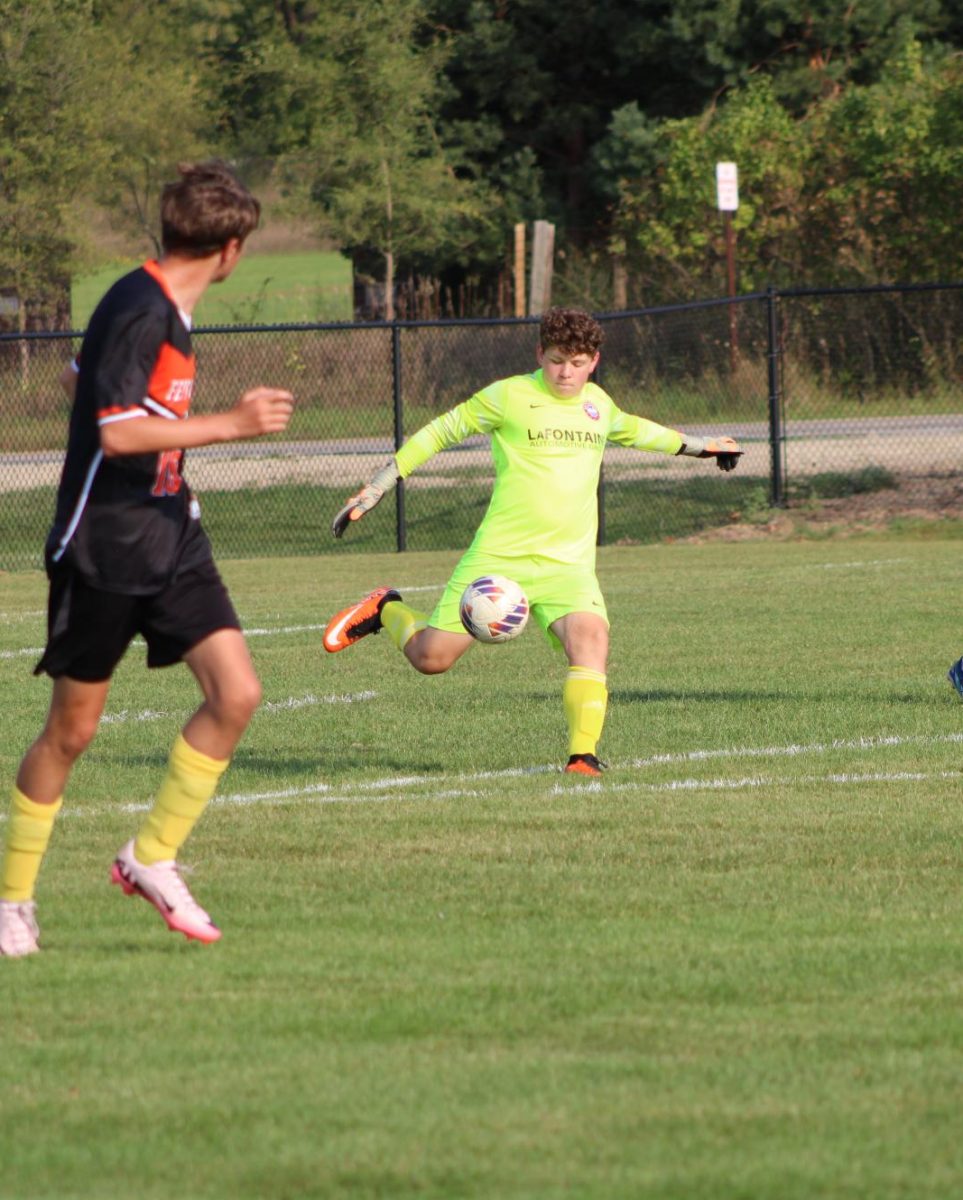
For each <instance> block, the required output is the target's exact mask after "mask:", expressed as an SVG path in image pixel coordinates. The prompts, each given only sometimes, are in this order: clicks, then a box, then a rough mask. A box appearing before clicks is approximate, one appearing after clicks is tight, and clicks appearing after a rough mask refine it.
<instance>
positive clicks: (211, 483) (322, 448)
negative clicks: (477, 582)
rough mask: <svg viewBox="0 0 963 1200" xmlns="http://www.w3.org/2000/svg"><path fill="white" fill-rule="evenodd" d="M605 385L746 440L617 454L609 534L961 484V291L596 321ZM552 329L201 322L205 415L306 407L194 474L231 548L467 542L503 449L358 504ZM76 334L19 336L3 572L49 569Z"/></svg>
mask: <svg viewBox="0 0 963 1200" xmlns="http://www.w3.org/2000/svg"><path fill="white" fill-rule="evenodd" d="M599 319H600V320H601V322H602V323H603V325H604V328H605V332H606V343H605V347H604V350H603V356H602V363H601V366H600V372H599V382H600V383H601V384H602V386H603V387H605V388H606V390H607V391H609V392H610V393H611V394H612V396H613V397H614V399H615V400H616V403H618V404H619V405H620V407H622V408H624V409H626V410H627V411H630V412H636V413H640V414H642V415H644V416H648V417H651V418H652V419H653V420H656V421H660V422H662V423H663V424H666V425H671V426H675V427H677V428H681V429H684V430H687V431H689V432H692V433H731V434H733V435H734V436H735V437H737V438H738V439H739V440H740V441H741V442H742V443H743V444H744V445H745V448H746V454H745V456H744V459H743V461H742V462H741V463H740V467H739V470H738V471H735V472H733V473H732V474H730V475H724V474H723V473H721V472H718V471H713V470H709V468H708V464H705V463H700V462H698V461H695V460H692V459H686V458H681V459H679V458H672V459H666V458H664V457H662V456H660V455H648V454H641V453H638V452H636V451H629V450H623V449H621V448H618V447H609V449H608V450H607V451H606V456H605V465H604V471H603V482H602V486H601V488H600V494H599V515H600V541H602V542H608V543H631V542H650V541H656V540H660V539H663V538H666V537H680V536H685V535H687V534H690V533H695V532H699V531H700V530H704V529H707V528H712V527H715V526H719V525H722V524H732V523H738V522H740V521H749V520H755V519H759V514H760V513H764V512H765V511H767V510H768V509H769V507H770V506H785V505H787V504H790V505H791V504H793V503H795V502H796V501H797V500H799V499H805V498H807V497H811V496H814V495H827V494H828V495H843V496H844V495H846V494H847V492H854V491H858V490H860V489H863V488H868V487H880V488H900V487H905V486H907V484H908V482H909V481H912V480H917V481H918V480H925V479H938V478H944V479H945V478H946V477H948V476H950V475H952V474H954V473H955V472H956V470H957V464H958V463H959V461H960V451H961V448H963V337H961V335H963V284H955V283H954V284H931V285H902V286H895V285H894V286H892V287H879V288H853V289H832V290H815V289H800V290H795V291H784V292H777V291H775V290H770V291H768V292H765V293H755V294H752V295H746V296H740V297H737V298H736V299H734V300H729V299H725V300H712V301H704V302H700V303H697V304H683V305H672V306H664V307H659V308H651V309H642V310H638V311H633V312H617V313H602V314H599ZM537 331H538V325H537V321H536V320H534V319H524V320H512V319H504V320H495V319H492V320H473V321H461V322H458V321H433V322H431V321H398V322H390V323H372V324H365V325H344V324H312V325H283V326H237V327H229V328H216V329H198V330H196V331H195V335H194V344H195V348H196V351H197V355H198V364H199V368H198V387H197V393H196V396H195V401H194V406H195V407H194V411H196V412H209V411H213V410H216V409H220V408H224V407H228V406H230V405H231V404H232V403H233V402H234V400H235V399H236V397H237V396H238V395H239V394H240V393H241V392H242V391H244V390H245V389H247V388H249V387H252V386H254V385H255V384H259V383H264V384H273V385H276V386H281V387H287V388H289V389H290V390H291V391H292V392H293V393H294V394H295V396H296V398H297V411H296V413H295V416H294V418H293V420H292V423H291V425H290V427H289V429H288V431H287V432H286V433H285V434H284V435H283V436H281V435H279V436H278V437H276V438H271V439H269V440H264V441H257V442H244V443H237V444H232V445H225V446H217V447H208V448H204V449H198V450H192V451H190V453H189V454H188V456H187V457H188V462H187V466H186V472H185V473H186V476H187V478H188V480H189V481H190V483H191V486H192V488H193V490H194V491H195V493H197V495H198V496H199V498H200V500H201V505H202V509H203V512H204V522H205V526H206V528H207V529H208V532H209V533H210V535H211V538H212V540H213V542H214V545H215V550H216V552H217V554H218V555H219V556H222V557H238V556H257V555H262V554H270V555H276V554H292V555H301V554H318V553H326V552H330V551H333V550H335V549H337V550H338V552H363V551H368V550H391V549H397V550H405V549H412V550H429V549H458V548H461V547H463V546H464V545H466V544H467V542H468V540H469V539H470V537H471V534H472V532H473V531H474V528H475V526H476V525H477V523H478V520H479V519H480V517H481V515H482V514H483V512H484V510H485V506H486V504H487V500H488V497H489V494H490V490H491V482H492V478H493V469H492V462H491V455H490V451H489V447H488V441H487V439H485V438H476V439H470V440H469V441H468V442H467V443H465V444H464V445H462V446H460V447H459V448H457V449H455V450H452V451H448V452H446V453H444V454H439V455H438V456H436V458H434V459H432V460H431V462H429V463H428V464H426V465H425V466H424V467H423V468H422V469H421V470H420V471H418V472H417V473H416V474H415V475H414V476H413V477H412V478H411V479H409V480H408V481H407V482H406V483H405V484H404V485H403V486H401V487H399V489H398V492H397V496H396V503H395V505H394V507H392V506H391V505H390V504H384V505H382V506H381V507H380V508H379V509H377V510H376V511H375V512H373V513H372V514H371V516H370V517H369V518H368V519H367V520H366V521H365V522H363V524H362V525H360V526H358V527H357V528H356V529H353V530H352V531H351V536H349V537H347V538H345V539H344V541H343V542H338V543H336V542H335V541H334V540H333V538H332V537H331V534H330V531H329V524H330V519H331V516H332V514H333V513H334V512H335V511H336V510H337V508H338V507H339V506H340V504H341V503H342V501H343V499H344V497H345V496H347V495H349V494H350V493H351V492H352V491H354V490H355V489H356V488H357V486H358V484H360V483H361V482H363V481H364V480H366V479H367V478H368V477H369V476H370V475H371V474H372V473H373V471H374V470H376V469H377V468H378V467H380V466H381V465H382V464H383V463H384V462H385V460H386V459H387V458H388V456H389V455H390V454H391V452H392V451H393V449H394V448H395V447H396V446H398V445H399V444H400V443H401V441H403V440H404V438H405V437H407V436H408V435H409V434H411V433H413V432H414V430H415V429H417V428H418V427H420V426H421V425H422V424H424V422H425V421H427V420H429V419H430V418H431V417H433V416H435V415H437V414H438V413H440V412H443V411H444V410H445V409H447V408H450V407H451V406H452V405H454V404H456V403H458V402H459V401H460V400H463V399H465V398H466V397H468V396H469V395H471V394H472V393H473V392H474V391H475V390H477V389H478V388H479V387H482V386H484V385H485V384H487V383H489V382H491V381H492V380H494V379H498V378H502V377H504V376H506V375H512V374H517V373H520V372H524V371H528V370H531V369H532V368H533V366H534V355H533V351H534V343H535V340H536V338H537ZM79 340H80V339H79V335H76V334H64V333H29V334H24V335H16V334H3V335H0V384H2V386H0V569H2V570H15V569H24V568H36V567H39V566H40V565H41V551H42V545H43V541H44V538H45V536H46V530H47V526H48V525H49V522H50V519H51V516H52V513H53V502H54V491H55V488H56V484H57V480H58V478H59V473H60V466H61V462H62V455H63V448H64V444H65V438H66V431H67V419H68V414H69V405H68V402H67V400H66V397H65V396H64V395H63V393H62V391H61V389H60V386H59V384H58V377H59V374H60V372H61V370H62V368H63V365H64V363H65V362H66V361H67V360H68V359H69V358H70V357H71V355H72V354H73V353H74V352H75V350H76V348H77V346H78V345H79Z"/></svg>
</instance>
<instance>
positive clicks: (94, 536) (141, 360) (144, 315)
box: [46, 261, 211, 595]
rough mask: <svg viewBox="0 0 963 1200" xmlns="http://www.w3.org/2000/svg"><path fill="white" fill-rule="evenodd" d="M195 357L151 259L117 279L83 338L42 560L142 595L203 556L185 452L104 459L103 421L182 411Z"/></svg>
mask: <svg viewBox="0 0 963 1200" xmlns="http://www.w3.org/2000/svg"><path fill="white" fill-rule="evenodd" d="M193 390H194V354H193V352H192V349H191V335H190V328H189V325H188V323H187V319H186V318H185V317H184V315H183V314H182V313H181V312H180V310H179V309H178V307H177V305H176V304H175V303H174V301H173V299H172V298H171V296H170V294H169V293H168V291H167V288H166V284H165V282H164V278H163V276H162V274H161V272H160V270H159V268H158V266H157V263H156V262H153V261H151V262H147V263H145V264H144V265H143V266H142V267H140V268H138V269H137V270H136V271H132V272H131V273H130V274H129V275H125V276H124V277H123V278H122V279H119V280H118V281H117V282H116V283H115V284H114V285H113V286H112V287H111V288H110V289H109V290H108V292H107V293H106V295H105V296H104V298H103V299H102V300H101V301H100V303H99V304H98V305H97V308H96V309H95V310H94V313H93V315H92V317H91V318H90V324H89V326H88V328H87V331H86V334H85V335H84V340H83V344H82V346H81V348H80V355H79V360H78V377H77V388H76V393H75V398H74V406H73V411H72V412H71V415H70V432H69V435H68V441H67V456H66V459H65V461H64V467H63V472H62V474H61V478H60V487H59V490H58V493H57V509H56V514H55V516H54V523H53V526H52V528H51V530H50V535H49V537H48V538H47V547H46V553H47V562H48V566H52V565H54V564H56V563H59V562H69V563H71V564H72V565H73V566H74V567H75V568H76V569H77V570H78V571H79V572H80V573H81V574H82V575H83V576H84V578H85V579H86V580H87V581H88V582H89V583H90V584H91V585H93V586H94V587H99V588H102V589H103V590H105V591H109V592H122V593H125V594H128V595H148V594H150V593H152V592H155V591H157V590H158V589H160V588H162V587H163V586H164V585H165V584H166V583H167V582H169V581H170V580H171V579H172V578H173V577H174V575H175V574H177V573H178V572H179V571H181V570H184V569H186V568H188V567H192V566H196V565H198V564H200V563H201V562H204V561H205V560H207V559H208V558H209V557H210V554H211V550H210V544H209V543H208V540H207V537H206V535H205V534H204V532H203V531H202V529H201V526H200V521H199V520H198V519H197V510H196V506H195V505H193V503H192V500H191V495H190V490H189V489H188V487H187V484H186V483H185V482H184V479H183V476H182V474H181V469H182V466H183V461H184V451H183V450H163V451H160V452H158V453H151V454H138V455H127V456H121V457H115V458H106V457H105V456H104V453H103V451H102V449H101V446H100V427H101V426H102V425H106V424H108V423H109V422H112V421H136V420H139V419H142V418H144V417H147V416H161V417H166V418H168V419H169V420H172V421H176V420H180V419H181V418H183V417H186V416H187V415H188V412H189V409H190V404H191V395H192V393H193Z"/></svg>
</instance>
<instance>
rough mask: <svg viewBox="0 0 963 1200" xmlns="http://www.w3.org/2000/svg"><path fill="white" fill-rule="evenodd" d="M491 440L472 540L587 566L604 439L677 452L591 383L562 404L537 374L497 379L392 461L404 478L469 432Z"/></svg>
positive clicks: (677, 443)
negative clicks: (490, 474) (490, 469)
mask: <svg viewBox="0 0 963 1200" xmlns="http://www.w3.org/2000/svg"><path fill="white" fill-rule="evenodd" d="M478 433H482V434H489V435H490V436H491V448H492V457H493V458H494V461H495V486H494V489H493V491H492V497H491V500H490V502H489V505H488V511H487V512H486V513H485V516H484V518H483V519H482V522H481V524H480V525H479V527H478V530H477V532H476V534H475V537H474V539H473V541H472V544H471V549H472V550H474V551H482V552H485V553H490V554H494V555H498V556H506V557H511V556H515V555H523V556H526V557H528V556H531V555H538V556H541V557H543V558H548V559H552V560H554V561H556V562H560V563H569V564H583V565H585V566H587V567H589V568H591V567H592V565H593V564H594V562H595V541H596V536H597V533H598V506H597V501H596V492H597V489H598V480H599V472H600V470H601V466H602V454H603V451H604V450H605V444H606V442H615V443H616V444H617V445H620V446H629V447H633V448H635V449H637V450H650V451H655V452H656V453H659V454H678V452H679V450H680V449H681V447H682V437H681V435H680V434H679V433H677V432H676V430H674V429H667V428H666V427H665V426H664V425H657V424H656V423H655V422H654V421H649V420H647V419H646V418H644V417H637V416H633V415H632V414H631V413H625V412H622V411H621V409H619V408H618V407H617V406H616V404H615V402H614V401H613V400H612V398H611V397H610V396H609V395H608V394H607V393H606V392H604V391H603V390H602V389H601V388H600V387H598V386H597V385H596V384H594V383H587V384H586V385H585V387H583V388H582V391H581V393H580V394H579V395H578V396H576V397H572V398H571V399H564V400H560V399H558V398H557V397H556V396H554V395H553V394H552V393H551V392H550V391H549V389H548V387H547V386H546V384H545V382H544V379H543V377H542V372H541V370H538V371H535V372H534V373H533V374H531V375H515V376H513V377H512V378H510V379H500V380H498V381H497V382H495V383H492V384H490V385H489V386H488V387H486V388H482V390H481V391H479V392H476V393H475V395H474V396H472V397H471V398H470V399H468V400H466V401H464V403H462V404H459V405H457V406H456V407H455V408H453V409H450V410H449V411H448V412H446V413H443V414H442V415H441V416H440V417H436V418H435V419H434V420H433V421H429V423H428V424H427V425H424V426H423V427H422V428H421V429H419V430H418V432H417V433H414V434H412V436H411V437H410V438H409V439H408V440H407V441H406V442H405V444H404V445H403V446H402V447H401V449H400V450H399V451H398V452H397V454H396V456H395V458H396V461H397V464H398V474H399V475H400V476H401V477H402V478H403V479H404V478H407V476H409V475H410V474H411V473H412V472H413V471H415V470H416V469H417V468H418V467H420V466H421V465H422V464H423V463H425V462H427V461H428V460H429V459H430V458H432V457H433V456H434V455H435V454H437V453H438V452H439V451H441V450H447V449H450V448H451V447H452V446H457V445H458V444H459V443H460V442H463V441H464V440H465V438H467V437H470V436H471V435H472V434H478Z"/></svg>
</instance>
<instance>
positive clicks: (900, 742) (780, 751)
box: [632, 733, 963, 767]
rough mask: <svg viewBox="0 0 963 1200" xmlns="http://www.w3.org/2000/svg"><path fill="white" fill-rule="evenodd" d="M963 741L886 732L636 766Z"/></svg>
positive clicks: (661, 758)
mask: <svg viewBox="0 0 963 1200" xmlns="http://www.w3.org/2000/svg"><path fill="white" fill-rule="evenodd" d="M959 742H963V733H944V734H932V735H931V734H908V735H906V736H903V735H900V734H883V735H879V736H875V737H861V738H852V739H844V738H834V739H833V740H832V741H831V742H810V743H808V744H803V745H795V744H791V745H788V746H732V747H729V748H724V749H719V750H684V751H682V752H681V753H679V754H652V755H650V756H649V757H648V758H636V759H634V760H633V762H632V766H633V767H653V766H664V765H666V764H671V763H686V762H706V761H708V760H709V759H714V758H796V757H798V756H799V755H801V754H829V753H830V752H831V751H833V750H876V749H879V748H882V747H886V746H938V745H945V744H947V743H959Z"/></svg>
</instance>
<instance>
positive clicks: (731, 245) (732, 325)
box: [722, 212, 739, 375]
mask: <svg viewBox="0 0 963 1200" xmlns="http://www.w3.org/2000/svg"><path fill="white" fill-rule="evenodd" d="M722 217H723V221H724V224H725V230H726V275H727V282H728V284H729V371H730V373H731V374H733V375H734V374H735V373H736V365H737V364H738V361H739V334H738V330H737V329H736V235H735V231H734V230H733V228H732V213H731V212H724V213H723V214H722Z"/></svg>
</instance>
